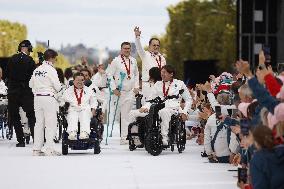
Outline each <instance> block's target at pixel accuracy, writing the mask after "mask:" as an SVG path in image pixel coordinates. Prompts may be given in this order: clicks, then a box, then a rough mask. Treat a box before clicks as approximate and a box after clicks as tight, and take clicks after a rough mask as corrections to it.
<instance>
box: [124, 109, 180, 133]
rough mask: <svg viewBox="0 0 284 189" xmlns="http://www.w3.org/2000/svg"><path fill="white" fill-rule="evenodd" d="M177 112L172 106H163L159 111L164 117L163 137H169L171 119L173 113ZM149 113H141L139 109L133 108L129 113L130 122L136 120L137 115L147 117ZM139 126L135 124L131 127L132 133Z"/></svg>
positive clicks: (162, 125)
mask: <svg viewBox="0 0 284 189" xmlns="http://www.w3.org/2000/svg"><path fill="white" fill-rule="evenodd" d="M175 112H176V110H173V109H172V108H163V109H161V110H160V111H159V117H160V118H161V119H162V121H161V134H162V136H163V138H167V136H168V132H169V125H170V121H171V117H172V115H173V114H174V113H175ZM146 115H148V113H140V112H139V110H132V111H131V112H130V113H129V119H128V120H129V123H132V122H134V121H136V119H137V117H145V116H146ZM137 132H138V127H137V126H134V127H133V128H132V129H131V133H137Z"/></svg>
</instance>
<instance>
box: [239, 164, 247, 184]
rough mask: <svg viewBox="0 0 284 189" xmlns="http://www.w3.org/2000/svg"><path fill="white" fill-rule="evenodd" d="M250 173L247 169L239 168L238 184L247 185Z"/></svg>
mask: <svg viewBox="0 0 284 189" xmlns="http://www.w3.org/2000/svg"><path fill="white" fill-rule="evenodd" d="M247 178H248V173H247V168H238V182H239V183H240V182H243V183H247Z"/></svg>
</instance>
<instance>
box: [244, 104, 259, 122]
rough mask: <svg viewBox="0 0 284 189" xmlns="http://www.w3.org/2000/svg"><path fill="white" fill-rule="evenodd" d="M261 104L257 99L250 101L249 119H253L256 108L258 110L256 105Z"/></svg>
mask: <svg viewBox="0 0 284 189" xmlns="http://www.w3.org/2000/svg"><path fill="white" fill-rule="evenodd" d="M258 105H259V103H258V102H257V101H255V102H252V103H250V105H249V106H248V109H247V117H248V118H249V119H251V118H252V117H253V116H254V114H255V110H256V107H257V106H258Z"/></svg>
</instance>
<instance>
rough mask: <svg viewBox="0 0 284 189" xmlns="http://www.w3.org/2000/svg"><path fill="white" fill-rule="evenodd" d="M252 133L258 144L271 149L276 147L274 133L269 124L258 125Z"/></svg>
mask: <svg viewBox="0 0 284 189" xmlns="http://www.w3.org/2000/svg"><path fill="white" fill-rule="evenodd" d="M252 135H253V138H254V141H255V142H257V144H258V145H259V146H260V147H261V148H266V149H269V150H272V149H273V147H274V140H273V134H272V130H271V129H270V128H268V127H267V126H263V125H261V126H257V127H255V128H254V129H253V131H252Z"/></svg>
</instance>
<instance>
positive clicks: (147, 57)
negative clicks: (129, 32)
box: [134, 27, 166, 103]
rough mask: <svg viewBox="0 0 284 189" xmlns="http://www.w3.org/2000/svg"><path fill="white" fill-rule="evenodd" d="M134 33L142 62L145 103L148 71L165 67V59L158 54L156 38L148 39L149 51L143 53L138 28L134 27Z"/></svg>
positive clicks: (147, 89) (147, 88) (149, 89)
mask: <svg viewBox="0 0 284 189" xmlns="http://www.w3.org/2000/svg"><path fill="white" fill-rule="evenodd" d="M134 33H135V45H136V49H137V52H138V54H139V56H140V58H141V60H142V93H143V101H144V102H145V101H146V100H148V99H149V96H150V94H151V85H150V83H149V70H150V69H151V68H153V67H158V68H160V69H161V68H162V67H163V66H164V65H166V59H165V58H164V56H163V55H162V54H161V53H160V52H159V50H160V41H159V40H158V39H157V38H152V39H150V41H149V51H145V50H144V48H143V47H142V45H141V42H140V34H141V31H140V30H139V27H135V29H134ZM144 102H143V103H144Z"/></svg>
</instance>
